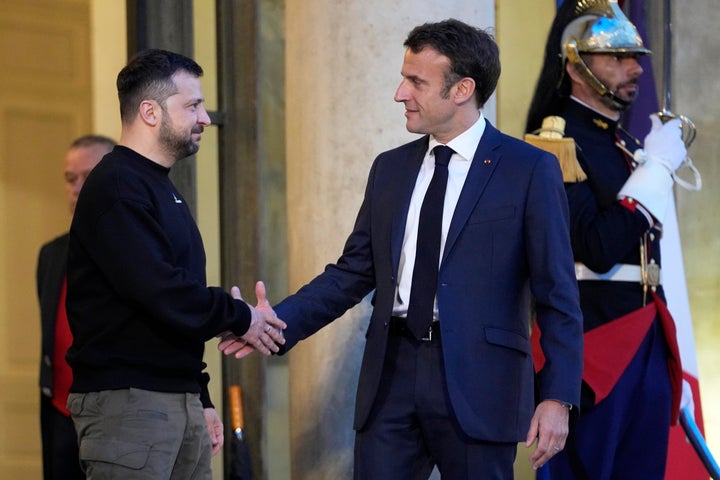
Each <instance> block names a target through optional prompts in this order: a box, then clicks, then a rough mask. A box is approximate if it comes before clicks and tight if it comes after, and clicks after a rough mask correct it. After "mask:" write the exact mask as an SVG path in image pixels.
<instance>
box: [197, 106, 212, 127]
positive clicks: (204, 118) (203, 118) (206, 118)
mask: <svg viewBox="0 0 720 480" xmlns="http://www.w3.org/2000/svg"><path fill="white" fill-rule="evenodd" d="M198 123H199V124H200V125H202V126H203V127H207V126H208V125H210V124H211V123H212V121H211V120H210V115H208V113H207V110H205V106H204V105H201V106H200V114H199V115H198Z"/></svg>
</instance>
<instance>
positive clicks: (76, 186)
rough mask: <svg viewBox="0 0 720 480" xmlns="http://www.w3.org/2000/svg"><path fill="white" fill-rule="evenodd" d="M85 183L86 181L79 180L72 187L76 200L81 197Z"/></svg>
mask: <svg viewBox="0 0 720 480" xmlns="http://www.w3.org/2000/svg"><path fill="white" fill-rule="evenodd" d="M84 183H85V179H84V178H83V179H77V180H76V181H75V182H74V183H73V186H72V191H73V195H74V196H75V198H77V197H78V195H80V190H82V187H83V184H84Z"/></svg>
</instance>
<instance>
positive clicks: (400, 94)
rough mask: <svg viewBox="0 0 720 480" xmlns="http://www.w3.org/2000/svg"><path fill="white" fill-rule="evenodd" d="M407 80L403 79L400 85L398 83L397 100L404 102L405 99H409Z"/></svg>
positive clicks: (395, 98)
mask: <svg viewBox="0 0 720 480" xmlns="http://www.w3.org/2000/svg"><path fill="white" fill-rule="evenodd" d="M406 82H407V80H405V79H403V80H402V81H401V82H400V85H398V87H397V90H395V97H394V100H395V101H396V102H404V101H405V100H408V99H409V95H408V89H407V87H406V85H405V84H406Z"/></svg>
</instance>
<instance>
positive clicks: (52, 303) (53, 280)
mask: <svg viewBox="0 0 720 480" xmlns="http://www.w3.org/2000/svg"><path fill="white" fill-rule="evenodd" d="M68 238H69V237H68V234H67V233H66V234H64V235H61V236H59V237H57V238H56V239H54V240H51V241H50V242H48V243H46V244H45V245H43V246H42V248H41V249H40V255H39V257H38V264H37V272H36V281H37V293H38V298H39V300H40V321H41V327H42V346H41V348H42V350H41V353H42V356H41V358H40V388H41V390H42V393H43V395H45V396H46V397H52V392H53V365H52V361H53V351H54V347H55V322H56V320H57V308H58V302H59V301H60V291H61V290H62V283H63V279H64V278H65V272H66V271H67V254H68Z"/></svg>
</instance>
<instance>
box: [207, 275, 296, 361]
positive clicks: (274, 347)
mask: <svg viewBox="0 0 720 480" xmlns="http://www.w3.org/2000/svg"><path fill="white" fill-rule="evenodd" d="M230 294H231V295H232V296H233V298H237V299H239V300H242V294H241V292H240V289H239V288H238V287H232V288H231V289H230ZM255 296H256V297H257V301H258V303H257V305H256V306H255V307H251V306H249V305H248V306H249V307H250V312H251V314H252V319H251V321H250V327H249V328H248V331H247V332H245V334H244V335H242V336H241V337H240V338H239V339H237V340H235V341H234V342H230V338H229V337H222V340H221V342H220V345H218V348H220V349H221V350H222V351H223V352H224V353H225V354H226V355H230V354H233V353H234V354H235V356H236V357H237V358H242V357H244V356H246V355H248V354H249V353H251V352H252V349H254V350H257V351H258V352H260V353H262V354H264V355H270V353H271V352H277V351H279V350H280V348H279V347H278V344H280V345H282V344H284V343H285V337H283V333H282V331H283V329H284V328H285V327H286V326H287V325H285V322H283V321H282V320H280V319H279V318H278V317H277V315H276V314H275V311H274V310H273V309H272V307H271V306H270V302H269V301H268V299H267V293H266V291H265V284H264V283H263V282H257V283H256V284H255ZM241 342H245V344H243V343H241ZM247 347H249V348H247Z"/></svg>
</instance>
